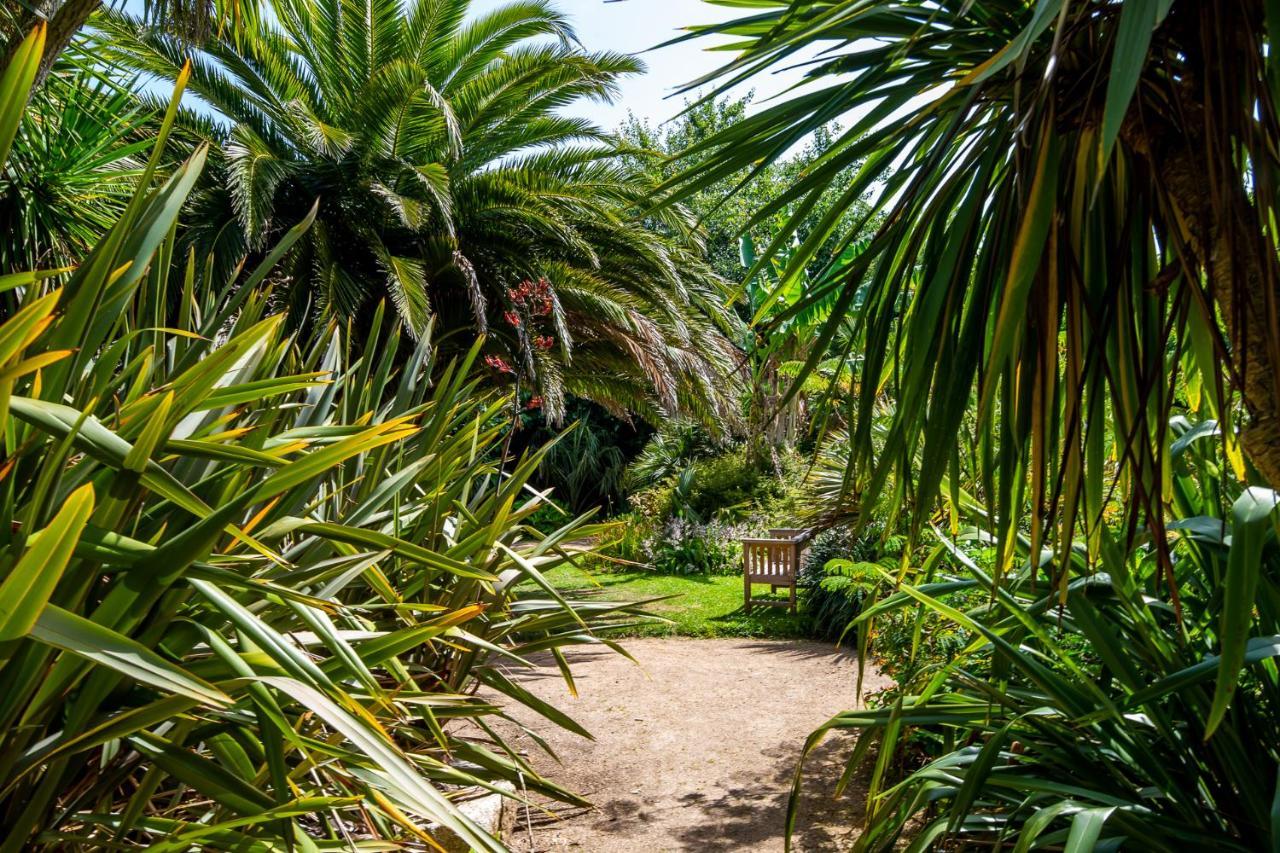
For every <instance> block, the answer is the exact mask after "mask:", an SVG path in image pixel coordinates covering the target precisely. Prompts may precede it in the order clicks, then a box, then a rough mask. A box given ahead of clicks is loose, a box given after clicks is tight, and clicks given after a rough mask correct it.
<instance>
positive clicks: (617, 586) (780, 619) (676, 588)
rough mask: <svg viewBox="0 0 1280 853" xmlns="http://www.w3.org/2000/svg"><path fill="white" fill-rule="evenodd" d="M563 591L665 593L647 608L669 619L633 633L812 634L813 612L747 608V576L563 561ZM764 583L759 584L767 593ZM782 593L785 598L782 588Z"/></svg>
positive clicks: (552, 575)
mask: <svg viewBox="0 0 1280 853" xmlns="http://www.w3.org/2000/svg"><path fill="white" fill-rule="evenodd" d="M548 580H550V581H551V583H552V585H553V586H555V587H556V589H558V590H560V591H561V592H562V593H566V594H569V593H572V594H573V595H575V596H592V597H598V598H601V599H605V600H609V601H643V600H646V599H654V598H661V599H663V600H662V601H655V602H653V603H652V604H650V605H649V606H648V607H646V608H645V609H646V610H648V611H649V612H651V613H653V614H655V615H658V616H661V617H663V618H664V619H666V620H669V621H667V622H651V623H647V624H642V625H637V626H634V627H632V628H628V629H625V630H624V631H622V632H621V634H622V635H623V636H633V637H704V638H705V637H774V638H787V639H790V638H797V637H808V636H810V634H809V617H808V615H807V614H806V613H805V612H804V606H803V602H801V606H800V611H799V612H798V613H796V614H795V615H794V616H793V615H792V614H791V613H790V612H789V611H788V610H787V608H785V607H760V606H757V607H756V608H754V610H753V611H752V613H751V614H750V615H748V614H747V613H746V612H745V611H744V610H743V608H742V576H741V575H667V574H658V573H657V572H654V571H650V570H644V569H630V570H624V571H617V570H601V571H593V572H589V571H583V570H581V569H578V568H575V567H573V566H562V567H560V568H557V569H555V570H553V571H551V572H549V573H548ZM764 589H765V588H764V587H761V586H757V587H756V588H755V593H756V596H757V597H761V595H762V593H763V591H764ZM768 597H771V598H772V597H775V596H768ZM776 598H778V599H781V598H783V594H782V593H779V594H778V595H777V596H776Z"/></svg>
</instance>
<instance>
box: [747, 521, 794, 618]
mask: <svg viewBox="0 0 1280 853" xmlns="http://www.w3.org/2000/svg"><path fill="white" fill-rule="evenodd" d="M807 533H808V531H807V530H803V529H801V528H798V527H775V528H773V529H772V530H770V531H769V536H768V538H757V539H743V540H742V596H743V608H744V609H745V610H746V612H747V613H750V612H751V606H752V605H753V604H767V605H770V606H775V605H786V606H788V607H789V608H790V610H791V612H792V613H795V612H796V575H797V574H798V573H799V571H800V552H801V551H802V550H803V549H804V546H805V544H806V543H805V537H806V534H807ZM756 583H759V584H765V583H767V584H768V585H769V589H770V592H777V591H778V589H779V588H780V587H785V588H786V589H787V590H789V592H790V595H789V596H788V598H787V600H785V601H776V600H774V599H769V598H752V597H751V585H752V584H756Z"/></svg>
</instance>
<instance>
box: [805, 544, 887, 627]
mask: <svg viewBox="0 0 1280 853" xmlns="http://www.w3.org/2000/svg"><path fill="white" fill-rule="evenodd" d="M877 538H878V537H877V536H876V534H875V532H874V531H872V532H864V533H863V534H861V535H858V536H854V535H853V534H852V533H851V531H850V530H849V529H848V528H834V529H830V530H823V531H821V532H820V533H818V534H817V535H816V536H814V538H813V539H812V540H811V541H810V542H809V546H808V548H807V549H805V552H804V556H803V562H802V564H801V568H800V575H799V577H798V578H797V583H798V585H799V587H800V589H802V590H803V591H804V596H803V600H804V606H805V610H806V611H807V612H808V613H809V618H810V619H811V620H812V624H813V630H814V634H815V636H818V637H822V638H824V639H829V640H840V641H843V640H845V639H846V633H847V631H846V629H847V628H848V627H849V624H850V623H851V622H853V620H854V619H855V618H856V617H857V615H858V613H859V612H860V611H861V610H862V606H863V604H864V603H866V602H867V600H868V599H869V598H873V597H874V594H875V592H876V591H877V589H878V588H879V586H880V583H881V580H880V576H879V575H878V574H876V573H875V572H868V571H866V570H863V569H858V568H856V566H857V565H858V564H861V563H867V562H871V561H874V560H876V559H879V550H880V549H879V548H878V547H877V543H876V539H877ZM835 561H844V562H845V563H848V564H849V566H848V567H844V566H832V565H831V564H832V563H833V562H835Z"/></svg>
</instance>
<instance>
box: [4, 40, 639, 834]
mask: <svg viewBox="0 0 1280 853" xmlns="http://www.w3.org/2000/svg"><path fill="white" fill-rule="evenodd" d="M43 37H44V31H43V29H37V30H36V31H35V32H34V33H33V34H32V35H31V36H30V37H29V38H28V40H27V41H26V43H25V44H24V48H23V51H22V52H20V54H19V56H18V59H17V60H16V61H15V62H14V63H13V64H11V65H10V67H9V68H8V69H7V70H6V72H5V75H4V78H3V80H0V162H2V161H3V156H4V155H5V154H7V152H8V148H9V141H10V140H11V139H12V138H13V134H14V132H15V130H16V126H17V123H18V121H19V117H20V114H21V108H22V104H23V102H24V101H25V100H26V93H27V88H28V87H29V86H30V83H31V80H32V78H33V77H34V75H35V72H36V69H37V67H38V64H39V57H40V48H41V45H42V42H43ZM182 82H184V81H183V80H182V79H180V81H179V83H180V84H181V83H182ZM179 89H181V85H180V86H179ZM177 97H178V96H175V99H174V101H173V102H172V103H171V104H170V105H169V108H168V111H167V113H166V115H165V119H164V122H163V123H162V125H161V126H160V131H159V138H158V139H157V142H156V145H155V148H154V150H153V152H152V154H151V159H150V160H149V162H148V163H147V164H146V166H145V167H144V168H143V170H142V172H141V174H140V175H139V180H138V186H139V191H138V193H137V194H136V195H135V196H134V197H133V199H132V200H131V201H130V202H129V204H128V206H127V207H126V209H125V211H124V212H123V214H122V216H121V218H120V220H119V221H118V222H117V223H116V224H115V225H114V227H113V228H112V229H111V230H110V231H109V233H107V234H106V236H105V237H104V238H103V239H102V240H101V241H100V242H99V243H98V244H97V246H96V247H95V248H94V249H93V250H92V252H90V254H89V255H88V256H87V257H86V258H84V259H83V260H82V262H81V263H80V264H79V265H78V266H77V268H76V269H75V271H74V272H73V273H72V274H71V275H70V276H69V277H68V279H67V281H66V284H65V286H63V287H60V288H50V287H49V281H50V279H48V278H47V277H44V276H42V275H41V274H38V273H25V274H16V275H12V276H8V277H6V278H4V279H3V280H0V287H3V288H5V289H8V290H11V291H14V292H17V293H20V294H21V298H20V300H19V301H20V304H21V307H20V309H19V310H17V311H16V312H15V313H13V314H12V315H11V316H9V317H7V318H6V319H5V320H4V322H3V325H0V424H2V425H3V433H2V435H0V437H2V440H3V443H4V449H5V454H4V461H3V464H0V683H2V684H3V685H4V688H5V689H4V691H3V695H2V696H0V732H3V734H0V826H2V827H3V830H4V831H3V832H0V839H2V840H0V850H4V851H6V853H7V851H16V850H26V849H59V850H62V849H101V848H103V847H112V848H131V847H138V848H142V847H147V848H151V849H161V850H165V849H173V850H186V849H191V848H192V847H198V848H203V849H245V850H250V849H252V850H268V849H284V848H287V849H303V850H319V849H333V850H350V849H362V848H366V847H367V848H369V849H387V847H388V845H393V846H400V845H405V844H423V845H426V846H434V845H435V844H436V843H437V842H436V840H435V839H437V838H440V837H441V834H442V833H446V832H447V833H451V834H452V835H453V836H455V837H458V838H461V839H462V840H463V841H464V842H465V843H466V844H468V845H470V846H471V847H473V848H474V849H478V850H501V849H502V846H501V844H500V843H499V842H498V841H496V840H494V839H493V838H490V837H489V836H488V835H487V834H486V833H485V831H484V830H482V829H481V828H480V827H478V826H476V825H474V824H473V823H472V822H471V821H469V820H468V819H467V818H465V817H464V816H463V815H462V814H461V813H460V812H459V811H458V810H457V808H456V806H455V804H454V802H453V801H454V798H456V797H457V796H458V795H459V794H460V793H463V792H466V791H468V790H475V789H476V788H477V787H479V788H481V789H483V788H495V787H496V785H497V783H499V782H503V781H505V782H510V783H512V784H515V783H516V782H517V781H518V782H519V783H520V785H521V787H520V790H521V791H523V790H529V791H537V792H540V793H543V794H546V795H549V796H552V797H559V798H562V799H566V800H568V801H571V802H580V801H579V800H578V799H577V798H576V797H575V795H573V794H571V793H569V792H567V791H564V790H562V789H560V788H559V787H558V786H556V785H555V784H554V783H552V782H549V781H547V780H544V779H542V778H541V777H539V776H538V775H537V774H536V773H534V772H533V771H532V770H531V768H529V766H528V765H527V764H526V763H525V761H524V759H523V758H522V757H521V756H520V755H519V754H518V753H515V752H514V751H511V750H508V749H506V748H505V746H504V745H503V744H502V742H501V741H500V740H499V739H498V738H497V737H496V736H495V735H494V734H493V732H492V729H491V728H490V727H489V725H488V724H487V722H486V719H488V718H491V717H493V716H494V715H497V714H501V713H502V707H501V705H500V704H499V703H496V702H495V701H494V700H493V699H492V698H485V699H482V698H479V697H477V696H476V695H475V689H476V687H477V686H478V685H480V684H486V685H488V686H489V687H490V688H492V690H493V693H492V695H493V696H501V695H503V694H507V695H508V696H509V697H510V698H511V700H512V701H515V702H520V703H523V704H526V705H529V706H531V707H532V708H533V709H534V710H535V711H538V712H540V713H541V714H543V715H544V716H545V717H547V718H548V719H549V720H551V721H553V722H554V723H556V724H558V725H564V726H568V727H570V728H572V729H574V730H575V731H581V730H580V729H579V728H578V727H577V726H576V725H575V724H574V723H573V722H572V721H571V720H569V719H568V718H567V717H565V716H564V715H563V714H561V713H560V712H558V711H556V710H555V709H554V708H552V707H550V706H547V705H545V704H543V703H541V702H540V701H539V700H537V699H535V698H534V697H532V696H531V695H530V694H528V693H527V692H526V691H524V690H523V689H521V688H519V687H518V686H516V685H514V684H513V683H512V682H511V681H510V680H509V679H508V677H507V676H506V675H504V674H503V671H502V669H500V668H499V667H498V666H497V665H496V663H497V661H498V660H502V661H504V662H505V663H506V664H509V665H521V664H523V663H525V662H526V661H527V658H526V655H528V654H530V653H533V652H539V651H547V650H551V651H552V652H553V653H554V654H555V655H556V656H557V659H558V660H559V661H560V662H561V663H562V664H563V657H562V656H560V655H559V651H558V650H559V648H561V647H563V646H565V645H570V644H576V643H593V642H597V639H596V638H595V636H594V634H593V633H592V628H591V627H590V626H591V625H595V624H606V625H607V624H609V623H611V622H616V621H618V620H619V618H621V619H624V620H625V619H629V618H630V617H628V616H621V617H619V616H618V615H617V614H619V613H622V612H624V611H628V610H629V609H630V608H627V607H623V608H619V607H617V606H613V605H609V604H605V603H598V602H593V603H590V604H582V605H572V604H570V603H568V602H566V601H564V600H563V599H562V598H561V597H560V596H559V595H558V594H557V593H556V592H555V590H554V588H553V587H551V586H550V585H549V584H548V583H547V582H546V580H545V578H544V577H543V572H544V571H545V570H547V569H549V568H552V567H554V566H556V565H559V564H560V563H563V562H565V561H567V560H572V559H574V554H575V553H576V552H577V551H579V550H581V545H579V544H575V543H577V542H580V541H582V539H583V537H591V536H592V535H593V534H594V533H596V532H597V530H596V529H595V528H593V527H592V526H590V525H585V524H584V521H585V519H582V518H579V519H574V520H571V521H569V522H568V523H566V524H565V525H564V526H563V527H562V528H561V529H559V530H557V531H556V532H554V533H552V534H550V535H542V534H539V533H537V532H536V531H535V530H532V529H531V528H528V527H526V526H525V525H524V524H523V523H522V521H523V519H525V518H526V517H528V516H529V515H530V514H531V513H533V512H534V511H536V510H537V508H538V507H539V506H540V505H541V502H542V496H541V495H540V494H538V493H536V492H532V491H530V490H528V489H527V488H526V483H527V480H528V478H529V476H530V474H531V473H532V472H533V471H534V470H535V469H536V468H537V466H538V464H539V461H540V457H539V455H538V454H537V453H535V454H532V455H530V456H529V457H527V458H524V459H520V460H507V459H505V458H504V457H503V456H502V454H501V453H500V450H499V448H500V446H501V443H500V439H501V437H502V433H503V430H504V428H505V423H506V421H505V419H504V418H502V417H500V416H499V415H500V413H501V412H502V411H503V409H504V407H505V401H504V400H503V399H502V398H500V397H494V396H492V395H489V394H485V393H481V392H480V391H479V390H478V389H477V384H476V382H477V380H476V379H475V378H473V377H472V374H471V371H470V366H471V362H472V360H473V359H474V358H475V357H476V348H473V349H472V351H471V352H470V353H469V354H467V355H466V357H465V358H463V359H462V360H460V361H458V362H456V363H454V364H451V365H448V366H442V367H440V368H439V369H432V368H431V364H430V361H431V355H430V352H429V349H428V347H427V346H426V345H425V344H421V345H418V346H417V347H416V348H414V350H413V352H414V354H413V357H412V358H411V359H409V360H408V361H407V362H404V363H402V362H401V361H399V360H398V357H397V338H398V337H399V336H400V335H401V334H402V333H401V332H400V331H399V329H398V328H392V330H391V331H390V332H388V333H386V334H387V335H388V337H386V338H380V339H377V340H368V341H365V342H364V345H363V346H362V347H360V350H361V355H359V356H352V355H350V354H349V353H348V351H347V349H346V347H347V346H348V341H349V338H344V337H343V336H341V335H339V334H337V332H336V330H335V329H332V328H330V329H328V330H321V332H319V333H317V334H315V335H312V336H309V337H307V338H301V339H300V338H296V337H294V336H291V335H289V334H287V333H285V332H284V330H283V325H284V324H283V319H282V317H281V316H280V315H278V314H277V315H273V314H270V313H269V312H268V310H267V309H268V306H269V305H270V304H271V299H270V296H269V293H268V292H267V290H266V289H265V288H264V286H263V285H262V282H263V281H264V279H265V278H266V277H267V275H268V273H269V271H270V269H271V265H272V263H274V261H275V260H276V259H278V258H279V257H280V256H281V255H283V254H284V253H285V252H287V251H288V250H289V248H290V245H291V244H292V243H293V242H294V241H296V240H298V239H299V238H300V237H301V235H302V234H303V233H304V231H305V229H306V227H307V226H308V225H309V224H310V222H309V220H304V221H303V222H302V223H299V224H298V225H297V226H296V227H295V228H294V229H293V230H291V231H290V232H289V234H288V235H287V236H286V237H285V238H284V239H283V240H282V242H281V243H280V244H279V245H277V246H275V247H274V248H273V249H272V250H271V251H270V252H269V253H268V257H267V258H266V260H265V261H264V262H263V264H262V265H260V266H259V267H257V268H256V269H255V270H254V271H253V272H251V273H249V274H247V275H244V276H243V277H241V278H238V279H237V280H236V281H235V282H234V286H233V287H226V286H218V285H217V284H216V282H214V281H212V280H211V279H210V278H209V277H208V273H209V271H210V270H211V269H213V264H212V263H205V264H201V263H198V262H196V260H195V257H194V255H192V256H188V257H187V258H185V259H184V258H177V259H175V258H174V257H173V255H174V249H175V245H176V243H175V237H174V233H175V224H176V217H177V215H178V212H179V211H180V210H181V208H182V203H183V200H184V198H185V196H186V195H187V194H188V193H189V192H190V191H191V189H192V187H193V186H194V185H195V183H196V180H197V177H198V173H199V170H200V168H201V166H202V164H203V160H204V157H205V151H204V150H203V149H200V150H197V151H196V153H195V154H194V155H193V156H192V157H191V158H190V159H189V160H188V161H186V162H185V163H183V164H182V165H181V166H180V167H179V168H178V169H177V170H176V171H175V172H174V173H173V174H172V175H170V176H168V177H165V178H162V177H161V176H159V175H158V174H157V167H158V164H159V162H160V156H161V155H160V152H161V149H162V148H163V145H164V143H165V141H166V139H167V137H168V135H169V133H170V131H171V129H172V126H173V121H174V118H175V114H176V111H177ZM432 376H435V377H436V378H437V379H436V381H434V382H433V381H431V377H432ZM521 583H529V584H534V585H537V586H540V587H541V588H542V591H541V592H540V593H538V592H535V594H532V595H522V596H521V597H520V598H519V599H518V600H517V599H515V598H514V597H513V594H512V593H513V588H514V587H515V586H517V585H519V584H521Z"/></svg>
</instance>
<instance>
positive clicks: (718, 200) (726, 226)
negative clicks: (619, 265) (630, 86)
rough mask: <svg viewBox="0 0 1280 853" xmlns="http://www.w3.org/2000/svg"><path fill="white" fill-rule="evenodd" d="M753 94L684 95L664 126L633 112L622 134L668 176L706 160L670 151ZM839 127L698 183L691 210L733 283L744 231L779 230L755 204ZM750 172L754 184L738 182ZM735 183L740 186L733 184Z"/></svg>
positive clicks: (711, 128)
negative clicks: (758, 164) (753, 166)
mask: <svg viewBox="0 0 1280 853" xmlns="http://www.w3.org/2000/svg"><path fill="white" fill-rule="evenodd" d="M752 99H753V95H752V94H747V95H744V96H741V97H727V96H726V97H714V98H707V99H703V100H698V101H696V102H692V103H691V102H688V101H686V102H685V109H684V111H683V112H681V113H680V114H679V115H678V116H676V117H675V118H674V119H672V120H671V121H669V122H665V123H664V124H663V125H662V126H661V127H660V128H654V127H651V126H650V125H649V124H648V122H646V121H644V120H641V119H638V118H636V117H635V116H634V115H632V116H630V117H629V118H628V120H627V122H626V123H625V124H624V125H623V126H622V128H621V130H620V131H619V135H620V136H621V138H622V139H623V140H624V141H625V142H627V143H628V144H630V145H631V146H633V148H634V149H635V150H636V152H638V153H637V155H636V156H637V158H638V160H639V161H640V163H641V164H642V165H644V166H645V167H646V168H647V169H648V170H649V171H650V172H651V174H653V176H654V178H655V180H662V179H666V178H670V177H672V176H673V175H675V174H676V173H677V172H678V171H679V169H680V167H681V166H682V165H686V164H689V163H696V162H701V160H700V159H699V158H698V157H696V156H691V157H689V158H688V159H687V160H686V161H685V162H684V163H678V162H675V161H673V158H675V157H677V156H679V155H681V154H682V153H684V152H686V151H688V150H689V149H691V148H693V147H695V146H697V145H699V144H701V143H703V142H705V141H706V140H708V139H711V138H713V137H715V135H716V134H718V133H721V132H723V131H726V130H728V129H729V128H731V127H734V126H735V125H737V124H738V123H740V122H742V121H743V120H744V119H745V118H746V117H747V108H748V106H750V104H751V101H752ZM839 131H840V129H839V127H837V126H836V125H834V124H831V125H825V126H823V127H820V128H818V129H817V130H816V131H815V132H814V133H813V135H812V136H811V138H809V139H808V140H806V141H805V142H804V144H803V146H801V147H800V148H799V150H797V151H794V152H787V153H786V154H785V155H784V156H783V157H782V158H781V159H779V160H778V161H777V162H773V163H770V164H768V165H766V166H765V167H764V168H762V169H760V170H759V171H757V172H754V173H752V172H751V171H750V170H748V169H745V168H744V169H742V170H740V171H738V172H735V173H733V174H731V175H726V176H721V177H719V178H718V179H717V180H716V181H714V182H711V183H708V184H703V185H699V186H698V188H697V191H696V192H693V193H691V194H690V195H689V196H688V198H687V206H688V208H689V211H690V212H691V213H692V214H693V216H694V218H695V219H696V221H697V222H698V223H699V224H700V225H701V227H702V229H703V230H704V231H705V232H706V252H707V258H708V260H709V261H710V263H711V266H712V268H713V269H714V270H715V271H716V273H718V274H719V275H720V276H722V277H723V278H725V279H727V280H729V281H732V282H734V283H737V282H739V281H741V280H742V277H743V272H744V267H743V265H742V256H741V252H740V245H741V238H742V236H743V235H744V234H745V235H746V236H747V237H748V238H749V239H751V240H752V241H754V242H756V243H759V244H760V245H765V246H767V245H769V244H770V243H771V242H772V241H773V239H774V237H775V236H776V235H777V228H776V225H777V224H778V223H777V222H775V221H772V220H761V221H756V216H755V214H756V212H757V211H759V210H760V209H762V208H764V207H765V206H767V205H768V204H769V203H771V202H772V201H773V200H774V199H776V198H778V197H779V196H781V195H783V193H785V192H786V190H787V189H788V188H789V187H791V186H792V185H793V184H794V183H795V182H796V181H797V180H799V179H800V177H802V176H803V175H804V174H805V172H806V171H807V170H808V169H809V168H810V167H811V166H812V165H813V164H814V163H815V162H817V161H818V160H819V159H820V158H821V157H822V156H823V155H824V154H825V153H826V150H827V148H828V146H830V145H831V143H832V141H833V140H834V139H835V138H836V136H837V135H838V134H839ZM646 155H647V156H646ZM749 174H750V175H751V182H750V184H748V185H746V186H742V187H739V185H740V184H741V183H742V181H743V179H744V178H746V177H748V175H749ZM851 180H852V177H851V173H843V174H840V175H836V176H834V178H833V180H832V182H831V184H830V185H829V186H828V188H827V191H826V193H825V195H824V197H823V199H822V200H821V201H820V202H819V203H818V204H817V205H816V206H815V208H814V209H813V210H812V211H809V212H808V213H807V214H806V216H805V217H804V218H803V221H804V224H803V225H802V226H800V227H801V229H802V230H803V231H804V232H805V233H806V234H807V233H808V231H809V230H811V229H812V228H814V227H817V226H818V225H819V223H820V222H821V221H822V218H823V217H824V216H825V215H826V214H827V213H828V212H829V211H830V209H831V205H832V204H834V203H835V202H836V201H837V200H839V199H840V198H841V196H842V195H843V193H844V190H845V189H847V187H848V186H849V184H850V182H851ZM735 188H738V189H739V191H738V192H733V190H734V189H735ZM861 211H862V208H861V207H860V206H855V207H853V208H851V209H849V210H848V211H846V212H845V213H844V214H843V215H842V221H843V222H844V223H845V224H849V223H852V222H853V220H854V219H855V218H856V217H857V216H858V214H859V213H860V212H861ZM820 258H823V259H825V255H820ZM815 266H816V265H815Z"/></svg>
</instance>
